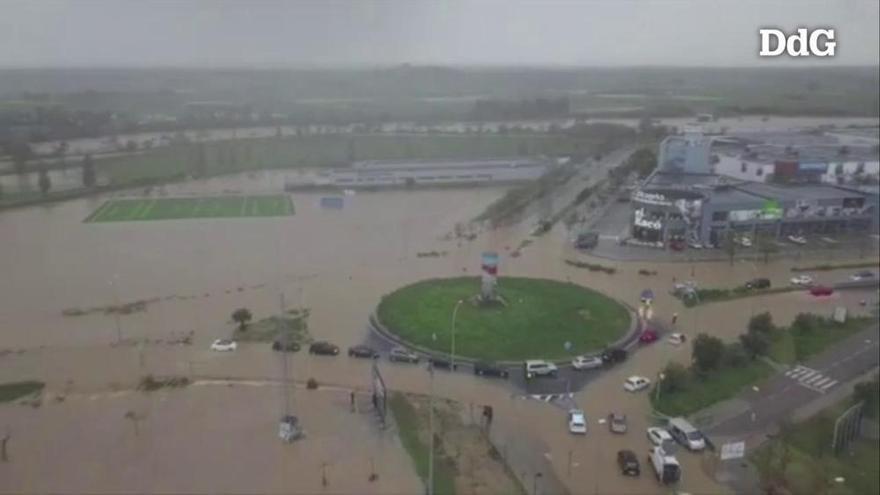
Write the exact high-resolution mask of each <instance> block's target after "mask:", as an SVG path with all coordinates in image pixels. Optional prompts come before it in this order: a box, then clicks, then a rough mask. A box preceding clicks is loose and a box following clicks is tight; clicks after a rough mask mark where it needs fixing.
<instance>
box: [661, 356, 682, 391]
mask: <svg viewBox="0 0 880 495" xmlns="http://www.w3.org/2000/svg"><path fill="white" fill-rule="evenodd" d="M662 374H663V379H662V380H661V381H659V382H658V383H657V386H658V387H661V390H660V392H662V393H668V392H676V391H678V390H682V389H683V388H684V387H685V384H686V383H687V378H688V371H687V368H685V367H684V366H682V365H681V364H679V363H669V364H667V365H666V367H665V368H663V371H662Z"/></svg>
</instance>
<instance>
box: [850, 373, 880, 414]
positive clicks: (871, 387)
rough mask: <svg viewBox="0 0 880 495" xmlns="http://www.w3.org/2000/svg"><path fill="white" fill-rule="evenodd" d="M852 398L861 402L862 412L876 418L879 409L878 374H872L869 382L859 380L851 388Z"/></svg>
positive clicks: (879, 386) (879, 380)
mask: <svg viewBox="0 0 880 495" xmlns="http://www.w3.org/2000/svg"><path fill="white" fill-rule="evenodd" d="M853 398H854V399H855V401H856V402H863V403H864V404H865V405H864V406H862V407H863V409H862V412H863V413H864V414H865V416H867V417H869V418H876V417H877V413H878V409H880V375H874V379H873V380H871V381H870V382H861V383H858V384H856V386H855V387H854V388H853Z"/></svg>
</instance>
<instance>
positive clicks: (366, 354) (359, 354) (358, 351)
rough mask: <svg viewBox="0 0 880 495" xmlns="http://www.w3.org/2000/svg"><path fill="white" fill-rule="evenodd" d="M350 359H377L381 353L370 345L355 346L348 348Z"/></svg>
mask: <svg viewBox="0 0 880 495" xmlns="http://www.w3.org/2000/svg"><path fill="white" fill-rule="evenodd" d="M348 357H356V358H371V359H375V358H377V357H379V353H378V352H376V350H375V349H373V348H372V347H370V346H368V345H355V346H352V347H349V348H348Z"/></svg>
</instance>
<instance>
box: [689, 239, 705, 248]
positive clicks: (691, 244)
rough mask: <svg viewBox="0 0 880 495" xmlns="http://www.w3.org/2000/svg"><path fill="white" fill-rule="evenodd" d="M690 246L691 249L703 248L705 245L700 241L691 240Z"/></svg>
mask: <svg viewBox="0 0 880 495" xmlns="http://www.w3.org/2000/svg"><path fill="white" fill-rule="evenodd" d="M688 247H689V248H691V249H703V245H702V244H700V243H699V242H694V241H690V242H688Z"/></svg>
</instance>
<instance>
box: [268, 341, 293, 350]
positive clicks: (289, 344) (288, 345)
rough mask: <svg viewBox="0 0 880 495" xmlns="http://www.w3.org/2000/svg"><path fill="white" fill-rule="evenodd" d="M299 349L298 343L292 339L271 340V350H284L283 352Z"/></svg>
mask: <svg viewBox="0 0 880 495" xmlns="http://www.w3.org/2000/svg"><path fill="white" fill-rule="evenodd" d="M299 349H300V346H299V343H297V342H293V341H285V342H282V341H280V340H276V341H275V342H272V350H273V351H284V352H296V351H298V350H299Z"/></svg>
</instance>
